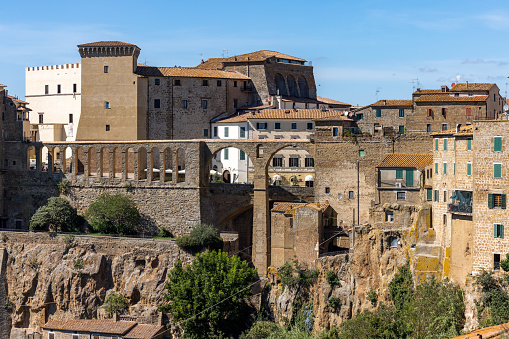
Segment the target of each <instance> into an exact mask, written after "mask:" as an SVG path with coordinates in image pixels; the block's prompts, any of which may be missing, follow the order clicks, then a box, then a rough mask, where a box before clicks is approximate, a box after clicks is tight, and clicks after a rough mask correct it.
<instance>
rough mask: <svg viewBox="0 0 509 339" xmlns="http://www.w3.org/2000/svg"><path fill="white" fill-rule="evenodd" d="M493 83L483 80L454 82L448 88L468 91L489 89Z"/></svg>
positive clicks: (452, 90) (453, 90)
mask: <svg viewBox="0 0 509 339" xmlns="http://www.w3.org/2000/svg"><path fill="white" fill-rule="evenodd" d="M493 86H495V84H494V83H485V82H473V83H469V84H467V83H465V82H462V83H459V84H456V85H455V86H454V87H453V88H451V89H450V91H451V92H469V91H489V90H490V89H491V88H492V87H493Z"/></svg>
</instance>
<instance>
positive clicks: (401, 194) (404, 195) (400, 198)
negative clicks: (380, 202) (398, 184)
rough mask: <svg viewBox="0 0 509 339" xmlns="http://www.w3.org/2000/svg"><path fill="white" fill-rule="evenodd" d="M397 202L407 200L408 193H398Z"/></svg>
mask: <svg viewBox="0 0 509 339" xmlns="http://www.w3.org/2000/svg"><path fill="white" fill-rule="evenodd" d="M396 198H397V200H405V198H406V192H397V193H396Z"/></svg>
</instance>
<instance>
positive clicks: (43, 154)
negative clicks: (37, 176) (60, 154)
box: [39, 146, 50, 172]
mask: <svg viewBox="0 0 509 339" xmlns="http://www.w3.org/2000/svg"><path fill="white" fill-rule="evenodd" d="M39 157H40V159H41V162H42V164H41V165H42V166H41V169H40V170H41V171H43V172H47V171H48V170H49V165H50V164H49V163H48V161H49V158H50V156H49V150H48V147H46V146H43V147H41V148H40V149H39Z"/></svg>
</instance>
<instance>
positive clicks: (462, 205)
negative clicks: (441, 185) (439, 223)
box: [447, 190, 472, 214]
mask: <svg viewBox="0 0 509 339" xmlns="http://www.w3.org/2000/svg"><path fill="white" fill-rule="evenodd" d="M450 199H451V202H450V203H449V204H447V212H449V213H455V214H472V191H460V190H456V191H454V193H453V196H451V198H450Z"/></svg>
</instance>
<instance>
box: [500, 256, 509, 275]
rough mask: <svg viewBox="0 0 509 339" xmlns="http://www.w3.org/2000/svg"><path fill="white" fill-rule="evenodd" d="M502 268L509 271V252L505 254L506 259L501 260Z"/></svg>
mask: <svg viewBox="0 0 509 339" xmlns="http://www.w3.org/2000/svg"><path fill="white" fill-rule="evenodd" d="M500 268H502V269H503V270H504V271H505V272H507V271H509V253H507V254H506V255H505V259H504V260H501V261H500Z"/></svg>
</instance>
